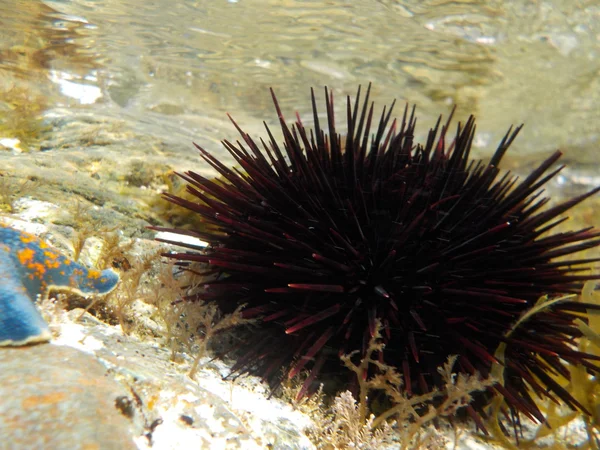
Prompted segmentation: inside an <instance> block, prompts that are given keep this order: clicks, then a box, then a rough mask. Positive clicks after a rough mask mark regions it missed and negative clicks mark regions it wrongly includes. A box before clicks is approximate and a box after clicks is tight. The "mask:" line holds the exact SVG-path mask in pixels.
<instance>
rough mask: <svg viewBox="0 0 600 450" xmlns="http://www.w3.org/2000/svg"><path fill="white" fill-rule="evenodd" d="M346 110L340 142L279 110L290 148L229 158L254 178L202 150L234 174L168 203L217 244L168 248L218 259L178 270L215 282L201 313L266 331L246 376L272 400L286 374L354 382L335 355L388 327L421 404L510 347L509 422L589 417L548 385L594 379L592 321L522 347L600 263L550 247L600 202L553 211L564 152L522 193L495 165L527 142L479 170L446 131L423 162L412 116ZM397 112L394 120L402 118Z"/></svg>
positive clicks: (584, 236) (254, 149) (245, 364)
mask: <svg viewBox="0 0 600 450" xmlns="http://www.w3.org/2000/svg"><path fill="white" fill-rule="evenodd" d="M360 95H361V92H360V89H359V90H358V94H357V97H356V100H355V102H354V104H352V102H351V100H350V98H348V99H347V114H346V116H347V134H346V136H345V137H342V135H340V134H339V133H338V131H337V129H336V124H335V120H334V107H333V95H331V94H330V93H329V92H328V91H327V89H326V90H325V97H326V109H327V124H326V127H325V128H326V129H323V128H322V127H321V125H320V123H319V117H318V113H317V107H316V100H315V95H314V93H313V94H312V106H313V111H314V129H313V130H309V129H307V128H305V126H304V125H303V124H302V122H301V120H300V118H299V117H298V118H297V121H296V123H295V124H294V125H292V126H291V127H290V126H288V125H287V124H286V122H285V120H284V118H283V115H282V113H281V110H280V108H279V106H278V104H277V100H276V98H275V95H274V94H273V101H274V103H275V108H276V110H277V114H278V116H279V120H280V124H281V129H282V132H283V136H284V142H283V145H280V144H278V143H277V141H276V139H275V138H274V136H273V135H272V133H271V131H270V130H269V128H268V127H267V134H268V140H267V141H266V142H265V141H263V140H260V142H255V141H254V140H253V139H252V138H251V137H250V136H249V135H247V134H246V133H244V132H243V131H242V130H241V129H240V128H239V127H238V126H237V124H236V123H235V122H233V120H232V122H233V123H234V125H235V126H236V128H237V129H238V131H239V132H240V134H241V136H242V138H243V139H242V140H243V142H238V143H237V144H234V143H231V142H228V141H224V142H223V143H224V145H225V147H226V149H227V150H228V151H229V153H230V154H231V155H232V156H233V158H234V159H235V160H236V162H237V164H239V166H240V167H241V170H240V169H236V168H229V167H226V166H225V165H223V164H222V163H221V162H219V161H218V160H217V159H216V158H215V157H213V156H212V155H210V154H209V153H208V152H207V151H205V150H204V149H202V148H200V147H198V149H199V150H200V154H201V156H202V158H203V159H204V160H205V161H206V162H207V163H208V164H209V165H210V166H212V167H213V168H214V169H216V170H217V172H218V173H219V174H220V176H221V178H220V179H215V180H209V179H207V178H205V177H203V176H201V175H199V174H198V173H195V172H186V173H185V174H182V175H181V176H182V177H183V179H185V180H186V181H187V182H188V184H189V186H188V190H189V192H190V193H191V194H192V195H193V196H195V197H196V198H197V202H194V201H189V200H185V199H182V198H179V197H175V196H171V195H167V198H168V199H169V200H170V201H171V202H173V203H175V204H178V205H181V206H183V207H185V208H188V209H190V210H192V211H195V212H196V213H198V214H199V215H200V216H201V217H202V219H203V221H204V222H205V224H206V227H205V229H203V230H201V231H200V230H198V231H188V230H186V231H184V230H173V229H166V230H168V231H174V232H179V233H182V234H191V235H193V236H196V237H198V238H200V239H202V240H205V241H207V242H208V243H209V246H208V248H206V249H204V250H200V249H194V248H193V247H192V250H195V251H189V252H181V253H173V254H169V257H171V258H175V259H177V260H179V261H180V262H181V263H182V264H187V263H202V264H205V265H206V267H207V268H208V272H210V273H211V274H212V275H213V276H212V277H211V278H207V281H206V282H205V284H203V285H202V287H201V288H200V289H199V291H198V292H195V293H194V294H193V295H192V296H190V299H191V300H194V299H201V300H205V301H211V302H216V303H217V304H218V305H219V306H220V308H221V309H223V310H224V311H225V312H231V311H233V310H234V309H235V308H237V307H238V306H239V305H241V304H245V305H246V306H245V309H244V310H243V314H244V316H245V317H249V318H250V317H251V318H257V319H258V326H257V327H256V328H255V329H253V331H252V333H251V334H250V336H248V339H247V340H245V341H244V343H243V344H242V349H241V350H242V356H241V357H240V358H239V359H238V361H237V364H236V366H235V367H234V370H235V371H239V372H245V371H256V372H257V373H258V374H260V375H261V376H263V377H264V378H265V379H267V380H269V381H270V382H271V383H272V384H276V383H277V382H278V380H279V378H280V377H281V373H282V372H281V369H282V368H283V369H284V371H283V373H285V374H286V375H287V376H289V377H293V376H295V375H297V374H298V373H299V372H300V371H302V370H309V371H310V376H309V378H308V381H307V384H306V386H305V390H306V389H309V384H310V383H312V382H314V381H315V380H318V379H319V376H320V375H321V374H322V373H325V372H340V371H342V370H344V369H343V367H342V366H341V364H340V361H339V358H338V355H339V354H347V353H350V352H352V351H355V350H358V351H360V352H365V351H366V349H365V346H366V345H367V342H368V341H369V339H370V337H371V336H372V334H373V333H374V331H375V327H376V324H377V323H378V322H379V323H381V325H382V335H383V339H384V342H385V349H384V350H383V351H382V353H381V355H380V360H381V362H384V363H385V364H387V365H391V366H394V367H397V368H398V370H399V372H400V373H401V374H402V375H403V377H404V380H405V386H404V389H405V390H406V391H407V393H408V395H410V394H411V393H424V392H428V391H430V390H431V389H433V388H434V387H436V386H438V385H439V384H440V383H441V380H440V379H439V374H438V372H437V368H438V367H439V366H441V365H442V364H443V363H444V362H445V361H446V360H447V358H448V356H449V355H453V354H457V355H459V358H458V362H457V366H456V370H458V371H460V372H464V373H474V372H476V371H477V372H479V373H480V374H482V375H483V376H487V375H488V374H489V372H490V369H491V366H492V363H493V362H494V361H496V359H495V357H494V353H495V351H496V349H497V348H498V346H499V345H500V344H501V343H505V344H506V346H507V350H506V370H505V380H504V383H502V384H498V385H497V387H496V389H498V390H500V391H501V393H502V394H503V395H504V396H505V398H506V401H507V402H508V404H509V406H510V407H511V408H512V409H513V411H516V412H520V413H524V414H525V415H527V416H529V417H532V418H537V419H538V420H543V416H542V414H541V413H540V411H539V410H538V408H537V406H536V404H535V402H534V401H533V400H532V397H531V395H530V393H531V392H532V391H533V392H535V393H537V394H539V395H541V396H550V397H552V398H558V399H561V400H562V401H564V402H565V403H566V404H568V405H569V406H571V407H573V408H579V409H583V407H582V406H581V405H579V404H578V403H577V401H576V400H575V399H574V398H572V397H571V395H570V394H569V393H568V392H567V391H565V390H564V389H562V388H561V387H560V386H559V385H558V384H557V383H556V382H554V381H553V378H552V377H551V376H549V375H548V374H549V373H559V374H563V375H565V376H568V371H567V370H566V368H565V363H578V364H583V365H585V366H586V367H588V369H589V370H591V371H595V372H598V370H599V369H598V367H597V366H596V363H595V362H594V360H598V359H599V358H597V357H594V356H592V355H588V354H583V353H580V352H578V351H577V350H576V348H575V347H574V346H573V340H574V339H576V338H577V337H579V336H580V334H581V333H580V331H579V329H578V327H577V326H576V325H575V323H574V321H575V319H577V318H578V317H581V315H582V313H583V312H584V311H585V308H586V307H589V308H591V307H592V306H591V305H583V304H581V303H578V302H575V301H565V302H561V303H557V304H556V305H555V306H554V307H552V308H551V309H549V310H547V311H543V312H540V313H539V314H536V315H535V316H534V317H532V318H531V319H530V320H528V321H527V323H526V325H525V326H523V327H520V328H519V329H517V330H515V331H514V332H513V333H511V334H509V333H508V332H509V330H511V327H512V325H513V324H514V323H515V322H516V321H517V320H518V318H519V317H520V316H521V315H522V314H523V313H524V312H526V311H527V310H529V309H530V308H531V307H532V306H533V305H534V304H535V303H536V301H537V300H538V299H539V298H540V297H542V296H544V295H561V294H568V293H577V292H579V290H580V289H581V287H582V284H583V283H584V282H585V281H586V280H591V279H596V278H599V277H598V275H596V274H590V273H589V271H587V269H588V268H589V266H590V265H591V264H592V263H594V262H596V261H597V260H596V259H578V260H571V261H565V260H564V258H562V257H564V256H568V255H571V254H573V253H576V252H579V251H582V250H586V249H590V248H593V247H596V246H598V245H599V244H600V239H598V238H599V237H600V233H599V232H598V231H595V230H593V229H583V230H578V231H572V232H565V233H558V234H549V233H548V232H549V231H551V230H552V229H553V228H555V227H556V226H557V225H558V224H560V223H562V222H563V221H564V220H565V219H563V218H561V217H560V216H561V215H562V214H563V213H564V212H565V211H567V210H569V209H570V208H571V207H573V206H574V205H576V204H578V203H579V202H581V201H582V200H584V199H586V198H587V197H589V196H590V195H592V194H594V193H596V192H598V190H599V189H594V190H593V191H591V192H589V193H587V194H585V195H581V196H579V197H576V198H573V199H572V200H569V201H566V202H564V203H562V204H559V205H557V206H553V207H546V203H547V202H548V199H546V198H543V197H542V196H541V190H540V189H541V188H542V187H543V186H544V184H545V183H547V182H548V181H549V180H550V179H551V178H552V177H554V176H555V175H556V174H557V173H558V172H559V171H560V170H561V168H560V167H559V168H553V167H552V166H553V165H554V164H555V162H556V161H557V160H558V159H559V158H560V156H561V153H560V152H556V153H554V154H553V155H551V156H550V157H549V158H548V159H546V160H545V161H543V162H542V163H541V164H540V165H539V167H538V168H537V169H535V170H534V171H533V172H531V174H530V175H529V176H527V177H526V178H525V179H523V180H518V179H517V177H515V176H513V175H511V174H510V173H504V174H501V172H500V171H499V169H498V165H499V163H500V161H501V159H502V158H503V156H504V154H505V152H506V150H507V149H508V147H509V146H510V145H511V143H512V142H513V140H514V139H515V137H516V135H517V133H518V132H519V130H520V127H519V128H517V129H515V130H514V131H511V130H509V132H508V133H507V134H506V136H505V137H504V139H503V140H502V141H501V142H500V144H499V146H498V149H497V150H496V152H495V153H494V155H493V156H492V158H491V160H490V161H489V163H484V162H482V161H476V160H471V159H470V158H469V152H470V149H471V143H472V140H473V136H474V130H475V121H474V119H473V117H471V118H469V120H468V121H467V122H466V123H465V124H464V126H461V125H459V126H458V129H457V131H456V135H455V138H454V140H452V141H451V143H450V144H449V145H447V142H448V140H447V139H448V138H447V136H448V133H449V123H450V120H448V123H446V124H445V125H440V120H438V123H437V124H436V126H435V127H434V128H433V129H432V130H431V131H430V132H429V135H428V137H427V141H426V142H425V143H424V144H416V143H414V141H413V139H414V131H415V123H416V120H415V116H414V109H413V110H412V111H409V110H408V109H407V108H405V110H404V115H403V117H402V119H401V120H399V121H397V120H393V121H392V120H391V114H392V108H389V110H387V111H386V109H385V108H384V110H383V112H382V114H381V118H380V120H379V123H378V124H377V125H376V126H374V127H372V124H373V104H369V91H367V94H366V98H365V100H364V102H362V103H361V101H360ZM392 107H393V105H392Z"/></svg>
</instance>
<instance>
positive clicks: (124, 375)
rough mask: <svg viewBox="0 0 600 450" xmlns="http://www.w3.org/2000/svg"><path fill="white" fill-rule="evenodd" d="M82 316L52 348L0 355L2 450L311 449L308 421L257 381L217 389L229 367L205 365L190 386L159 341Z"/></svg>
mask: <svg viewBox="0 0 600 450" xmlns="http://www.w3.org/2000/svg"><path fill="white" fill-rule="evenodd" d="M81 313H82V311H81V310H73V311H71V312H69V313H68V314H64V315H63V317H61V323H60V337H59V338H58V339H57V340H55V341H54V342H53V343H52V344H47V345H38V346H32V347H21V348H4V349H0V368H1V370H0V398H2V402H1V403H0V436H2V439H3V442H10V444H9V447H8V448H10V449H15V450H18V449H34V450H35V449H67V448H68V449H85V450H92V449H103V450H104V449H123V450H127V449H135V448H138V449H149V448H152V449H188V448H190V449H192V448H193V449H196V448H207V449H240V448H243V449H264V448H279V449H311V448H314V446H313V445H312V444H311V442H310V441H309V440H308V438H307V437H306V436H305V434H304V432H303V429H304V428H305V427H307V426H308V425H309V424H310V419H309V418H307V417H306V416H303V415H302V414H301V413H299V412H297V411H293V410H292V408H291V407H290V406H289V405H285V404H284V403H283V402H281V401H277V400H273V399H268V398H267V396H268V392H267V390H266V388H265V387H263V386H261V385H260V384H259V383H258V382H256V380H251V381H248V380H245V381H242V382H237V383H235V384H234V383H231V382H229V381H223V379H222V377H223V375H224V374H226V373H227V369H226V367H225V366H224V365H223V364H222V363H206V364H205V365H204V367H203V368H202V369H201V370H200V371H199V373H198V375H197V379H198V381H197V382H196V381H194V380H192V379H190V378H189V377H188V376H187V374H186V372H187V370H189V365H190V363H191V360H184V362H182V363H179V364H178V363H174V362H172V361H171V360H170V356H171V355H170V351H169V350H167V349H165V348H163V347H161V346H159V345H157V344H156V343H153V342H151V341H148V342H147V341H144V342H142V341H139V340H138V339H136V338H135V337H131V336H124V335H123V334H122V333H121V331H120V330H119V329H118V328H117V327H111V326H109V325H106V324H104V323H102V322H100V321H98V320H97V319H95V318H93V317H92V316H89V315H85V316H83V318H82V319H79V320H78V317H79V316H80V315H81ZM0 447H2V445H0ZM2 448H5V447H2Z"/></svg>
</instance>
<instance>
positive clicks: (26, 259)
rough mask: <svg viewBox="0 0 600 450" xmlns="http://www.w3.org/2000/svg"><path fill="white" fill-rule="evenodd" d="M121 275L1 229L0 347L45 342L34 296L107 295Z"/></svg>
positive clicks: (46, 332) (46, 335) (45, 331)
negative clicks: (63, 293) (53, 293)
mask: <svg viewBox="0 0 600 450" xmlns="http://www.w3.org/2000/svg"><path fill="white" fill-rule="evenodd" d="M118 282H119V275H118V274H117V273H116V272H114V271H113V270H111V269H106V270H103V271H100V270H94V269H88V268H86V267H84V266H82V265H81V264H79V263H76V262H75V261H73V260H71V259H69V258H67V257H65V256H63V255H61V254H60V253H59V252H58V251H57V250H56V249H54V248H52V247H50V246H49V245H48V244H47V243H46V242H44V241H42V240H41V239H39V238H38V237H36V236H34V235H32V234H29V233H25V232H23V231H18V230H15V229H14V228H11V227H9V226H7V225H5V224H2V223H0V346H7V345H25V344H31V343H35V342H44V341H48V340H50V338H51V335H50V330H49V328H48V324H47V323H46V322H45V321H44V319H43V318H42V316H41V314H40V313H39V311H38V310H37V308H36V306H35V304H34V301H35V300H36V299H37V296H38V295H47V294H48V292H49V290H51V289H66V290H71V291H75V292H78V293H80V294H82V295H83V294H92V293H95V294H105V293H108V292H110V291H111V290H113V289H114V287H115V286H116V285H117V283H118Z"/></svg>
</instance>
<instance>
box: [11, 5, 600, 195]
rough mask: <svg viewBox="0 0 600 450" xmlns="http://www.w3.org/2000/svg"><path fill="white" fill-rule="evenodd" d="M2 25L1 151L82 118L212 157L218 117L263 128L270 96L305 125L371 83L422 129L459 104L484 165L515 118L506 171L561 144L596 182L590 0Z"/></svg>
mask: <svg viewBox="0 0 600 450" xmlns="http://www.w3.org/2000/svg"><path fill="white" fill-rule="evenodd" d="M0 24H1V25H2V26H1V27H0V51H1V53H0V56H1V58H0V93H1V94H2V95H0V118H2V121H0V138H2V139H4V140H3V141H0V143H2V142H4V145H5V146H8V148H11V145H13V144H11V142H14V141H6V139H13V138H20V140H21V141H23V142H22V144H20V146H21V147H27V148H28V149H29V150H30V151H35V150H39V149H40V144H38V143H36V141H35V139H31V136H32V135H34V136H35V135H36V133H38V132H40V133H41V132H44V133H47V132H48V130H47V128H45V127H47V126H48V124H50V127H51V129H52V131H54V132H60V133H63V134H64V133H67V134H68V133H78V132H79V131H78V130H79V129H78V128H77V127H72V130H70V129H69V127H68V126H67V125H68V124H69V122H71V121H77V120H83V119H82V118H86V117H87V118H88V119H89V117H93V118H94V120H101V118H106V119H107V120H113V119H115V120H119V121H120V123H121V126H122V127H124V129H126V130H133V132H135V133H138V134H143V135H147V136H152V137H156V138H158V139H160V140H162V141H164V142H165V147H167V148H169V151H168V152H167V153H168V154H169V155H171V156H172V155H173V154H175V155H176V154H178V153H179V152H180V151H181V152H184V151H191V152H193V150H192V149H191V147H190V142H191V141H192V140H195V141H196V142H199V143H200V144H202V145H204V146H206V147H207V148H208V149H209V150H211V151H214V152H216V153H217V154H221V155H222V154H223V153H222V150H221V148H220V144H219V141H220V140H221V139H223V138H235V137H236V134H235V130H233V128H232V126H231V125H230V123H229V122H228V120H227V118H226V113H227V112H229V113H231V114H232V115H233V116H234V118H235V119H236V120H237V121H238V122H239V123H240V125H241V126H242V127H243V128H244V129H246V130H247V131H250V132H251V133H257V134H258V133H262V121H263V120H266V121H267V122H268V123H274V119H275V114H274V110H273V106H272V101H271V97H270V94H269V91H268V89H269V87H272V88H273V89H274V90H275V92H276V93H277V95H278V98H279V101H280V103H281V105H282V108H283V111H284V114H285V115H286V116H287V117H289V118H292V117H293V114H294V112H296V111H298V112H299V113H300V115H301V116H303V117H306V118H307V122H310V120H309V116H308V115H307V113H308V111H309V107H310V102H309V93H310V90H309V89H310V87H315V88H316V89H317V92H319V93H320V95H321V98H322V87H323V86H325V85H326V86H329V88H330V89H332V90H333V92H334V94H335V95H336V96H337V99H338V108H340V115H341V114H343V106H344V102H343V101H342V100H343V96H345V95H347V94H354V92H355V90H356V87H357V86H358V85H359V84H362V85H366V84H367V83H369V82H372V83H373V93H374V99H375V100H376V104H377V105H379V106H383V105H384V104H389V103H391V101H392V100H393V99H397V100H398V101H399V102H400V103H403V102H410V103H415V104H416V105H417V108H418V109H417V111H418V113H419V118H420V119H419V124H420V127H419V131H420V132H421V133H425V132H426V128H427V127H429V126H430V125H432V123H433V121H434V120H435V118H436V117H437V115H438V114H440V113H443V114H447V113H448V112H449V110H450V108H451V105H454V104H456V105H458V108H459V109H458V117H459V118H461V119H464V118H465V117H466V116H468V115H469V114H471V113H473V114H475V115H476V116H477V118H478V124H479V125H478V137H477V139H476V142H475V147H476V151H477V152H479V154H480V155H485V154H489V151H491V149H492V148H493V147H494V145H495V144H496V143H497V141H498V140H499V139H500V137H501V136H502V135H503V134H504V133H505V131H506V129H507V128H508V126H509V125H510V124H512V123H521V122H525V124H526V126H525V128H524V130H523V132H522V135H521V136H520V138H519V139H518V141H517V144H516V145H515V150H513V152H512V158H513V160H514V161H516V162H517V163H521V162H523V161H525V162H527V161H528V160H529V159H536V160H537V159H539V157H540V154H548V153H550V152H552V151H554V150H555V149H557V148H560V149H563V150H564V151H565V153H566V159H567V160H568V161H570V162H571V164H572V167H573V172H572V174H571V175H572V176H573V177H575V178H577V179H578V180H579V181H580V182H582V183H588V182H591V183H592V184H593V182H595V174H596V172H597V168H598V162H599V160H600V158H599V157H598V150H597V149H598V146H599V143H600V44H599V41H600V2H598V1H597V0H590V1H583V0H545V1H544V0H538V1H531V0H513V1H500V0H498V1H493V0H492V1H478V0H454V1H450V0H425V1H423V0H361V1H353V0H327V1H323V0H321V1H313V0H229V1H228V0H196V1H193V0H176V1H174V0H154V1H149V0H53V1H50V0H48V1H44V2H42V1H39V0H0ZM2 97H4V98H2ZM15 98H16V99H15ZM23 102H25V103H26V106H22V105H21V103H23ZM398 111H400V108H399V109H398ZM21 116H23V117H21ZM341 117H344V116H343V115H341ZM40 118H42V120H41V122H40V121H39V120H38V119H40ZM22 129H25V132H23V130H22ZM28 140H29V141H31V142H32V143H31V144H29V145H28V142H29V141H28ZM50 145H51V144H50ZM18 146H19V145H17V147H18ZM13 147H14V145H13ZM41 148H42V149H45V147H44V146H43V145H41ZM140 151H141V149H140ZM173 152H174V153H173ZM532 155H533V156H532ZM536 155H537V156H536ZM507 164H508V165H509V166H510V165H511V161H508V163H507Z"/></svg>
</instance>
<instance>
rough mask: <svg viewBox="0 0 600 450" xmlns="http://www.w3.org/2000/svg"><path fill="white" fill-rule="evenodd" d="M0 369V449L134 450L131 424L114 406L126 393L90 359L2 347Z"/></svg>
mask: <svg viewBox="0 0 600 450" xmlns="http://www.w3.org/2000/svg"><path fill="white" fill-rule="evenodd" d="M0 368H1V369H0V398H2V401H1V402H0V436H2V444H1V445H0V447H2V448H10V449H26V448H27V449H32V450H35V449H67V448H68V449H74V450H76V449H82V450H94V449H123V450H127V449H135V448H136V445H135V443H134V440H133V438H132V429H133V428H134V427H133V423H132V421H131V420H130V419H128V418H127V417H125V416H124V415H123V414H122V413H121V412H120V411H119V410H118V409H117V408H116V407H115V401H116V399H118V398H120V397H122V396H125V395H128V392H127V391H126V389H125V388H124V386H122V385H120V384H119V383H117V382H115V381H114V380H113V379H111V378H110V377H107V376H106V368H105V367H104V366H102V364H100V363H99V362H98V361H97V360H96V358H94V357H93V356H90V355H87V354H85V353H83V352H81V351H79V350H76V349H74V348H71V347H66V346H59V345H36V346H32V347H20V348H3V349H2V350H0ZM6 444H8V446H7V447H5V445H6Z"/></svg>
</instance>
